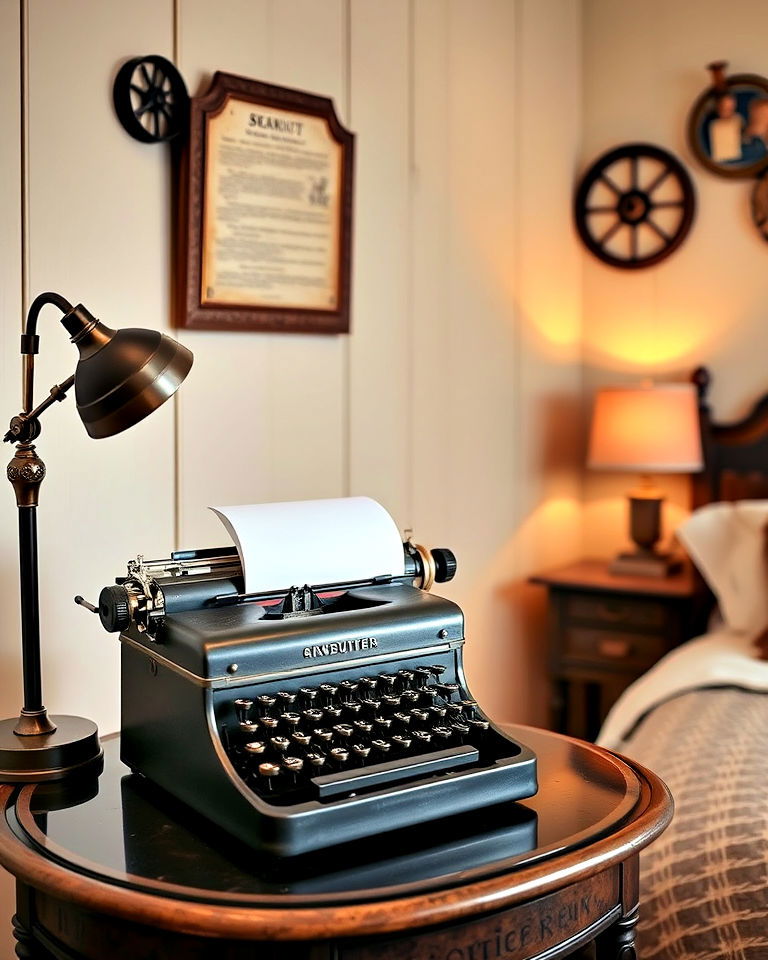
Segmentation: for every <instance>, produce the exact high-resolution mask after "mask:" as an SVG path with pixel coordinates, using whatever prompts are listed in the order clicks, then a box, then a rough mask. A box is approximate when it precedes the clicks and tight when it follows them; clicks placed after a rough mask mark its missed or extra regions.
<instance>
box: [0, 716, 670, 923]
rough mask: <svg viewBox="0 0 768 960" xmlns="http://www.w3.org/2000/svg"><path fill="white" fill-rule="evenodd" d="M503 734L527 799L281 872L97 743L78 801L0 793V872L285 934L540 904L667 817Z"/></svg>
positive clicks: (538, 737) (652, 794) (592, 761)
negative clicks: (368, 920)
mask: <svg viewBox="0 0 768 960" xmlns="http://www.w3.org/2000/svg"><path fill="white" fill-rule="evenodd" d="M509 732H510V733H511V734H512V735H513V736H514V737H516V738H517V739H519V740H521V741H522V742H524V743H526V744H528V745H529V746H530V747H531V748H532V749H533V750H534V751H535V752H536V754H537V756H538V761H539V791H538V793H537V794H536V796H534V797H532V798H530V799H529V800H525V801H522V802H517V803H510V802H508V803H505V804H500V805H499V806H498V807H494V808H486V809H485V810H482V811H479V812H477V813H475V814H473V815H471V816H464V817H453V818H451V819H450V820H445V821H439V822H434V823H432V824H430V825H427V826H420V827H417V828H411V829H409V830H406V831H401V832H399V833H397V834H390V835H384V836H380V837H375V838H371V839H370V840H368V841H362V842H361V841H358V842H356V843H355V844H350V845H349V847H348V848H335V849H334V850H333V851H331V852H329V851H323V852H320V853H316V854H312V855H310V856H305V857H300V858H294V859H293V860H286V859H282V860H279V859H274V858H271V857H268V856H266V855H264V854H261V853H259V852H257V851H254V850H251V849H249V848H247V847H245V846H244V845H243V844H241V843H239V842H238V841H237V839H236V838H234V837H232V836H230V835H228V834H226V833H224V832H223V831H220V830H219V829H217V828H215V827H213V826H212V825H211V824H209V823H208V821H205V820H202V819H201V818H199V817H198V816H197V815H196V814H193V813H192V812H191V811H189V810H187V809H186V808H185V807H182V806H181V805H180V804H179V803H178V801H176V800H173V799H172V798H170V797H169V796H168V795H166V794H164V793H161V792H160V791H159V790H158V789H157V788H156V787H154V786H153V785H152V784H150V783H149V782H147V781H146V780H144V779H143V778H141V777H139V776H137V775H135V774H132V773H131V772H130V771H129V770H128V769H127V768H126V767H125V766H124V765H123V764H122V763H121V762H120V758H119V738H118V737H111V738H106V739H105V741H104V757H105V766H104V771H103V773H102V774H101V776H100V777H99V779H98V781H97V782H94V783H91V784H90V785H81V786H80V787H79V788H78V789H80V791H81V793H82V792H84V793H85V796H77V795H76V793H77V791H75V794H74V795H71V796H69V797H63V796H57V795H56V793H55V791H53V792H52V791H51V787H45V788H43V787H41V786H38V787H34V786H28V787H23V788H22V789H21V790H20V791H19V793H18V795H17V796H16V797H15V800H14V798H13V793H12V791H11V790H10V788H0V799H4V804H5V805H6V820H5V824H4V825H3V831H2V833H3V834H6V835H7V836H8V837H9V838H11V839H15V840H17V841H18V846H19V850H16V851H15V853H14V851H12V850H11V849H10V847H13V844H10V845H9V844H7V843H5V842H4V841H5V836H0V861H2V862H3V863H4V864H5V865H6V866H9V867H10V868H11V869H14V872H16V873H17V875H19V873H21V874H22V875H23V874H24V870H21V871H20V870H19V869H18V867H19V860H22V861H23V860H25V857H26V859H27V860H28V861H29V862H28V863H26V868H25V869H26V871H27V874H28V876H27V879H28V880H29V882H32V883H34V882H35V876H34V873H35V871H34V869H33V868H32V861H31V859H30V858H29V857H28V853H29V852H31V853H34V854H36V855H37V859H38V860H40V859H42V860H44V861H45V862H46V863H47V864H48V866H49V867H50V868H52V869H53V868H63V869H66V870H67V871H69V873H70V877H71V878H72V877H74V875H77V877H78V879H79V880H80V882H81V883H82V884H85V885H86V886H87V885H88V884H90V885H91V886H90V890H91V893H93V892H94V889H95V888H96V887H98V886H99V884H102V885H103V884H105V883H106V884H108V885H109V886H110V888H112V890H113V891H118V892H119V890H120V888H124V889H125V890H127V891H131V892H133V893H143V894H148V895H151V896H152V897H153V898H157V896H158V895H161V896H162V897H165V898H172V899H174V900H176V901H194V902H196V903H198V904H199V903H201V902H204V903H206V904H217V905H220V906H222V907H223V906H229V907H230V908H235V907H243V908H245V907H250V908H268V909H271V910H272V916H274V915H275V910H274V908H275V907H282V908H286V909H287V910H289V911H290V912H291V913H292V914H293V915H294V925H293V927H292V929H293V930H294V932H295V918H296V916H297V915H298V914H297V912H296V909H295V908H310V907H317V906H319V905H322V904H325V905H326V907H327V908H328V909H329V910H330V909H334V908H336V907H338V908H342V907H344V906H348V905H350V904H365V903H369V904H370V903H371V902H372V901H373V902H375V901H380V900H387V901H392V900H393V899H394V898H407V899H408V901H409V903H410V904H411V906H412V905H413V904H417V903H418V904H423V905H424V909H425V910H426V911H427V912H429V911H430V910H435V909H437V908H438V907H439V904H440V903H445V904H446V905H448V904H450V903H454V905H455V902H456V900H457V898H456V896H455V894H456V892H457V888H461V889H462V891H464V892H465V893H467V891H469V890H472V891H475V892H477V891H482V895H483V896H501V897H502V898H504V897H506V901H507V902H509V898H510V897H512V898H513V899H514V897H515V896H516V893H515V890H516V891H517V894H519V895H520V896H523V895H525V894H527V893H533V894H536V893H537V892H544V891H545V890H546V889H547V882H548V880H547V878H549V884H550V888H551V886H552V883H553V882H554V881H553V880H552V878H553V877H556V876H557V877H558V880H557V882H564V881H566V880H567V878H568V876H570V875H572V876H574V877H576V876H577V875H579V871H581V873H582V874H583V873H584V872H585V871H587V870H590V871H591V872H596V871H597V870H598V869H602V868H603V867H604V866H607V865H609V864H610V863H611V862H617V860H618V859H620V857H621V856H627V855H628V853H627V851H632V850H634V848H635V846H643V845H645V843H647V842H649V840H650V839H652V837H653V836H655V835H656V834H657V833H658V832H660V831H661V829H663V827H664V826H665V825H666V823H667V822H668V820H669V818H670V817H671V801H670V799H669V796H668V793H667V792H666V790H665V788H664V786H663V784H661V782H660V781H659V780H658V779H657V778H655V777H654V776H653V774H649V773H648V772H647V771H642V770H641V769H637V768H633V767H631V766H630V765H628V764H627V763H624V762H622V761H621V760H620V759H618V758H616V757H614V756H613V755H611V754H609V753H607V752H606V751H603V750H600V749H599V748H597V747H595V746H593V745H591V744H586V743H581V742H579V741H574V740H571V739H569V738H566V737H562V736H559V735H558V734H554V733H550V732H547V731H543V730H535V729H532V728H526V727H512V728H509ZM56 807H59V808H58V809H56ZM617 837H620V838H621V843H618V842H617V840H616V838H617ZM620 847H621V849H619V848H620ZM8 861H10V862H8ZM30 871H31V875H29V874H30ZM94 881H95V882H96V884H95V885H94ZM72 882H73V883H74V879H72ZM73 889H74V888H73ZM467 895H469V894H467ZM118 899H119V898H118ZM147 902H148V903H149V902H150V901H147ZM494 902H497V901H496V900H494ZM498 902H501V901H498ZM371 905H373V904H371ZM304 912H305V914H306V915H307V916H308V915H309V914H310V912H311V911H310V910H305V911H304ZM313 912H314V913H315V914H317V912H318V911H316V910H314V911H313ZM265 915H266V914H265ZM277 926H279V925H277V924H276V929H277ZM395 926H396V923H395V924H392V923H390V924H389V927H390V928H394V927H395ZM275 935H276V936H279V933H275Z"/></svg>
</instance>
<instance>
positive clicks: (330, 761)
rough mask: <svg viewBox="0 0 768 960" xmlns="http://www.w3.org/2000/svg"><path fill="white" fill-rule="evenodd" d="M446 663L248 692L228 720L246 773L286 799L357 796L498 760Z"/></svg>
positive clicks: (273, 796)
mask: <svg viewBox="0 0 768 960" xmlns="http://www.w3.org/2000/svg"><path fill="white" fill-rule="evenodd" d="M445 671H446V667H445V666H444V665H442V664H423V665H421V664H420V665H417V666H413V667H409V668H408V669H400V670H396V671H394V672H392V673H387V672H385V673H371V674H370V675H366V676H361V677H355V678H349V677H347V678H346V679H342V680H337V681H335V682H325V683H318V684H317V685H316V686H302V687H300V688H298V689H294V690H287V689H275V690H274V691H270V692H267V693H258V694H255V693H254V694H253V695H252V696H250V697H240V698H239V699H236V700H235V701H234V703H233V704H232V706H233V708H234V716H233V718H232V720H231V722H230V723H229V724H228V725H227V728H226V737H225V743H226V744H227V752H228V754H229V757H230V759H231V760H232V762H233V764H234V766H235V768H236V770H237V772H238V774H239V775H240V777H241V778H242V779H243V780H244V781H245V782H246V784H247V785H248V786H249V787H250V788H251V789H252V790H254V791H255V792H256V793H257V794H258V795H259V796H260V797H262V799H264V800H265V801H267V802H269V803H273V804H277V805H281V806H282V805H291V804H297V803H303V802H305V801H307V800H318V801H321V802H323V801H326V800H334V799H337V798H341V797H349V796H355V795H357V794H359V793H364V792H366V791H369V790H372V789H381V788H382V787H385V786H388V785H390V784H397V783H403V782H405V781H408V780H411V781H412V780H414V779H422V778H425V777H431V776H434V775H444V774H446V773H448V772H450V771H453V770H459V769H461V768H466V767H470V766H473V765H474V766H477V765H482V764H483V763H489V762H493V761H494V759H496V757H497V756H499V752H498V749H496V748H495V747H494V741H496V740H501V741H502V742H503V743H505V744H506V745H507V746H509V744H508V742H507V741H506V740H505V738H503V737H500V736H499V735H498V734H496V733H495V731H494V730H493V729H492V728H490V724H489V722H488V720H487V719H486V718H485V717H484V716H483V714H482V713H481V711H480V710H479V708H478V706H477V703H476V702H475V701H474V700H470V699H466V697H465V692H464V691H463V690H462V688H461V687H460V686H459V684H458V683H452V682H446V681H445V677H444V676H443V675H444V673H445Z"/></svg>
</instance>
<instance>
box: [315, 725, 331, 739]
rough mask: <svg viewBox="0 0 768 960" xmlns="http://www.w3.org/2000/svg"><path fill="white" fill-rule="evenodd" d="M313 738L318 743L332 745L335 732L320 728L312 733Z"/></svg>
mask: <svg viewBox="0 0 768 960" xmlns="http://www.w3.org/2000/svg"><path fill="white" fill-rule="evenodd" d="M312 736H313V737H314V738H315V740H317V742H318V743H330V742H331V740H333V730H329V729H328V728H327V727H318V728H317V729H316V730H313V731H312Z"/></svg>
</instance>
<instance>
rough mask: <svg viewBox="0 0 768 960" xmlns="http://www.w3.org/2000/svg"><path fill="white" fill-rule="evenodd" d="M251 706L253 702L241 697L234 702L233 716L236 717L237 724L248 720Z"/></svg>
mask: <svg viewBox="0 0 768 960" xmlns="http://www.w3.org/2000/svg"><path fill="white" fill-rule="evenodd" d="M252 706H253V700H247V699H245V698H244V697H241V698H240V699H238V700H235V715H236V716H237V719H238V722H239V723H247V722H248V720H249V719H250V714H251V707H252Z"/></svg>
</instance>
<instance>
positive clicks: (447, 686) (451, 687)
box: [435, 683, 459, 700]
mask: <svg viewBox="0 0 768 960" xmlns="http://www.w3.org/2000/svg"><path fill="white" fill-rule="evenodd" d="M435 687H437V689H438V690H439V691H440V695H441V696H442V697H443V699H445V700H450V699H451V697H452V696H453V695H454V693H458V692H459V685H458V683H436V684H435Z"/></svg>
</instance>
